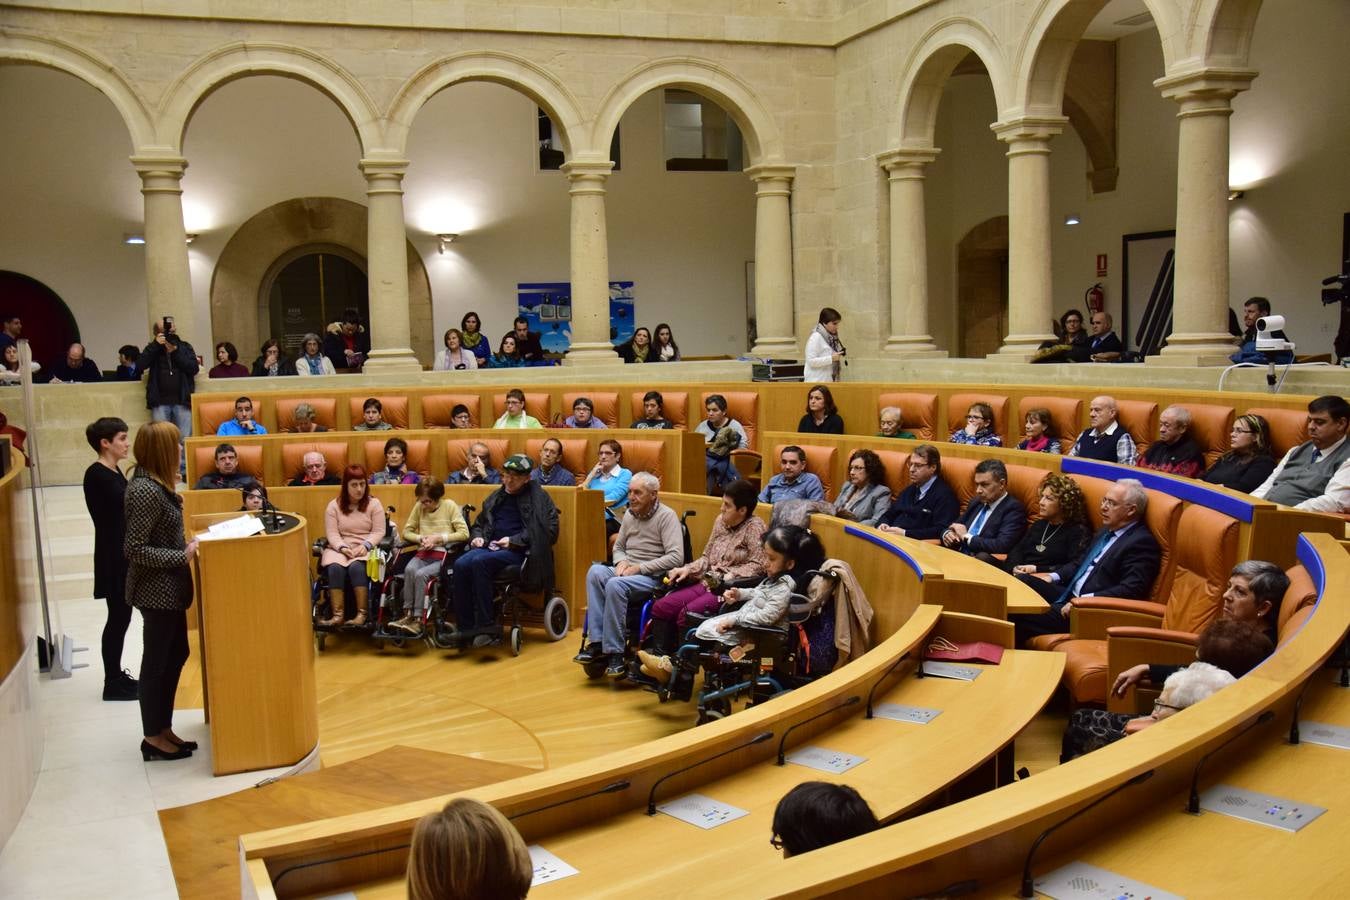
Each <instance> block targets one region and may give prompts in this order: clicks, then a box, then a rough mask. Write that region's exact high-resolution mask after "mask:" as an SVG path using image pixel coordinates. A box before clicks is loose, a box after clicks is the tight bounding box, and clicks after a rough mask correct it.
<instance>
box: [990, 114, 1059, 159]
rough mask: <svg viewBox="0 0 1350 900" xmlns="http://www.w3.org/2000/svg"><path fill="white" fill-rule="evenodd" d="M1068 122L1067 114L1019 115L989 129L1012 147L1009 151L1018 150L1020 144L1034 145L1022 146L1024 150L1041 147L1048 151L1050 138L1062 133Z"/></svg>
mask: <svg viewBox="0 0 1350 900" xmlns="http://www.w3.org/2000/svg"><path fill="white" fill-rule="evenodd" d="M1068 123H1069V120H1068V118H1066V117H1065V116H1019V117H1018V118H1016V119H1005V120H1003V121H1000V122H995V123H994V124H992V125H990V126H989V130H990V131H992V132H994V135H995V136H996V137H997V138H998V139H999V140H1000V141H1003V142H1004V143H1006V144H1008V145H1009V146H1010V147H1011V149H1010V150H1009V151H1008V152H1009V153H1013V152H1016V151H1017V150H1018V145H1033V146H1032V147H1026V146H1024V147H1022V149H1023V150H1024V151H1032V150H1035V149H1039V152H1044V153H1048V152H1050V151H1049V147H1048V144H1049V143H1050V139H1051V138H1053V137H1054V136H1055V135H1057V134H1060V133H1062V132H1063V131H1064V126H1065V125H1067V124H1068Z"/></svg>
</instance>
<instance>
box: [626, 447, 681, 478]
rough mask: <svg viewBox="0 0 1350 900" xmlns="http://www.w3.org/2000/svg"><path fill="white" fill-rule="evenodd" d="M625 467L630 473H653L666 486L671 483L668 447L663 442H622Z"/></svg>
mask: <svg viewBox="0 0 1350 900" xmlns="http://www.w3.org/2000/svg"><path fill="white" fill-rule="evenodd" d="M621 443H622V445H623V467H624V468H625V469H627V470H628V471H630V472H651V473H652V474H653V475H655V476H656V477H657V478H659V479H661V484H662V485H663V486H664V485H666V484H667V483H668V482H670V481H671V479H670V478H668V477H667V475H668V473H667V472H666V445H665V444H664V443H662V442H661V441H640V440H639V441H621Z"/></svg>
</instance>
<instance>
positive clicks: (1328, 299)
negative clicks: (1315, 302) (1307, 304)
mask: <svg viewBox="0 0 1350 900" xmlns="http://www.w3.org/2000/svg"><path fill="white" fill-rule="evenodd" d="M1347 263H1348V265H1347V266H1346V272H1344V273H1342V274H1340V275H1332V276H1331V277H1330V278H1323V279H1322V305H1323V306H1330V305H1331V304H1333V303H1350V260H1347ZM1329 284H1334V285H1338V287H1331V288H1329V287H1327V285H1329Z"/></svg>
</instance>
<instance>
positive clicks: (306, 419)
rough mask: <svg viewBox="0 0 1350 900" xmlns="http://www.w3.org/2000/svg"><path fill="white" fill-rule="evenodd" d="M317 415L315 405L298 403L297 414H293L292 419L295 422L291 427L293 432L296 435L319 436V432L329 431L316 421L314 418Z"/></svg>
mask: <svg viewBox="0 0 1350 900" xmlns="http://www.w3.org/2000/svg"><path fill="white" fill-rule="evenodd" d="M317 415H318V413H317V412H316V411H315V409H314V404H312V403H297V404H296V405H295V412H293V413H291V418H293V419H294V420H295V421H294V424H293V425H292V426H291V431H292V432H294V433H296V434H317V433H319V432H323V431H327V430H328V428H327V427H325V426H323V425H320V424H319V423H318V422H316V421H314V418H315V416H317Z"/></svg>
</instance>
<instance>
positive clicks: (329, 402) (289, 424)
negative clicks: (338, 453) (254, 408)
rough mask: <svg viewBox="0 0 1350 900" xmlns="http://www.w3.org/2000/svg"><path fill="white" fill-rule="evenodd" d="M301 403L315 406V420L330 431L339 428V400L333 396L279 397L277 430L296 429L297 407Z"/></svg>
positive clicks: (277, 403) (277, 402)
mask: <svg viewBox="0 0 1350 900" xmlns="http://www.w3.org/2000/svg"><path fill="white" fill-rule="evenodd" d="M301 403H308V404H309V405H310V406H312V407H314V422H315V424H318V425H322V426H323V427H324V428H327V429H328V430H329V431H332V430H333V429H335V428H337V400H336V399H335V398H333V397H278V398H277V400H276V411H277V431H280V432H285V431H294V430H295V408H296V407H297V406H299V405H300V404H301Z"/></svg>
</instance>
